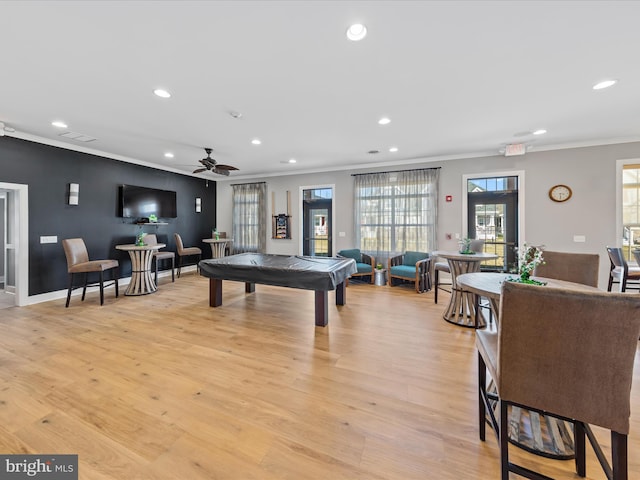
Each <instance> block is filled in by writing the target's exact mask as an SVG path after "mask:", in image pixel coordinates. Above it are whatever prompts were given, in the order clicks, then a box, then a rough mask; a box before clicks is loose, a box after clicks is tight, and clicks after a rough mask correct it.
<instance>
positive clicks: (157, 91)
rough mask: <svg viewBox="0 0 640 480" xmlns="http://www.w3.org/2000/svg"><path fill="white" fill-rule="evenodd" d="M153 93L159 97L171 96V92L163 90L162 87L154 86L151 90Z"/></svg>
mask: <svg viewBox="0 0 640 480" xmlns="http://www.w3.org/2000/svg"><path fill="white" fill-rule="evenodd" d="M153 93H154V94H156V95H157V96H158V97H160V98H169V97H171V94H170V93H169V92H167V91H166V90H163V89H162V88H156V89H155V90H154V91H153Z"/></svg>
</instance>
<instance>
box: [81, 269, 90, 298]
mask: <svg viewBox="0 0 640 480" xmlns="http://www.w3.org/2000/svg"><path fill="white" fill-rule="evenodd" d="M83 275H84V285H83V287H82V301H83V302H84V296H85V295H86V294H87V277H88V276H89V274H88V273H85V274H83Z"/></svg>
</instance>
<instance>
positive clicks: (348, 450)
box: [0, 273, 640, 480]
mask: <svg viewBox="0 0 640 480" xmlns="http://www.w3.org/2000/svg"><path fill="white" fill-rule="evenodd" d="M123 291H124V289H123ZM447 300H448V296H447V295H446V294H443V295H442V302H441V303H440V304H439V305H434V303H433V293H432V292H429V293H425V294H421V295H418V294H416V293H415V291H414V290H413V287H402V286H400V287H394V288H390V287H387V286H384V287H378V286H374V285H370V284H362V283H360V284H358V283H355V282H352V283H351V284H350V286H349V288H348V289H347V305H345V306H343V307H336V306H335V305H334V303H333V294H330V298H329V326H328V327H326V328H322V327H315V326H314V302H313V292H310V291H306V290H295V289H287V288H278V287H268V286H264V285H257V286H256V292H255V293H254V294H250V295H246V294H245V293H244V285H243V284H241V283H234V282H225V285H224V297H223V301H224V304H223V306H222V307H219V308H216V309H213V308H210V307H209V306H208V281H207V279H205V278H202V277H199V276H197V275H196V274H195V273H189V274H183V275H182V277H181V278H179V279H176V282H175V283H171V282H170V279H167V278H166V277H165V278H162V279H161V282H160V288H159V290H158V292H157V293H155V294H152V295H147V296H141V297H125V296H124V295H121V296H120V298H118V299H115V298H114V297H113V290H112V289H111V288H110V289H107V291H106V294H105V305H104V306H102V307H100V306H99V301H98V295H97V293H91V294H90V295H88V296H87V299H86V300H85V302H84V303H83V302H81V301H80V299H79V297H73V298H72V300H71V306H70V307H69V308H64V300H57V301H53V302H48V303H43V304H38V305H33V306H29V307H11V308H8V309H4V310H2V311H0V452H3V453H58V454H61V453H75V454H78V455H79V462H80V467H79V471H80V477H79V478H80V479H82V480H92V479H96V480H105V479H114V480H116V479H117V480H130V479H189V480H196V479H231V480H247V479H256V480H272V479H286V480H329V479H331V480H334V479H344V480H347V479H348V480H353V479H362V480H365V479H366V480H382V479H387V480H408V479H420V480H428V479H438V480H443V479H455V480H461V479H498V478H499V469H498V467H499V465H498V464H499V459H498V448H497V442H496V440H495V437H494V436H493V435H491V434H490V431H489V433H488V435H487V442H485V443H483V442H480V441H479V439H478V433H477V426H476V424H477V420H476V418H477V400H476V398H477V387H476V368H477V367H476V352H475V348H474V335H475V334H474V331H473V330H470V329H466V328H461V327H458V326H455V325H452V324H450V323H447V322H445V321H444V320H442V317H441V315H442V311H443V309H444V306H445V302H446V301H447ZM637 358H640V356H638V357H637ZM639 363H640V361H639V360H638V359H637V360H636V375H635V383H634V386H633V391H632V396H633V402H632V425H631V435H630V438H629V464H630V466H629V468H630V476H629V478H640V378H638V377H639V376H640V365H639ZM599 434H601V432H599ZM601 436H602V435H601ZM603 439H604V443H605V445H607V447H608V445H609V443H608V439H607V436H603ZM511 452H512V454H513V455H514V456H515V457H517V458H518V459H520V458H522V459H523V460H522V461H524V462H525V463H526V465H528V466H530V467H533V468H543V469H544V472H545V473H546V474H548V475H550V476H552V477H555V478H558V479H574V478H578V477H576V476H575V475H574V473H573V462H572V461H554V460H547V459H543V458H541V457H536V456H531V455H529V454H524V453H522V451H521V450H519V449H518V448H516V447H512V448H511ZM588 454H589V464H588V469H587V474H588V476H587V478H589V479H604V478H605V476H604V474H603V473H602V472H601V470H600V469H599V468H598V467H597V465H596V464H595V462H596V460H595V456H594V455H593V452H592V451H591V450H590V449H589V450H588ZM512 478H514V479H515V478H516V477H515V476H512Z"/></svg>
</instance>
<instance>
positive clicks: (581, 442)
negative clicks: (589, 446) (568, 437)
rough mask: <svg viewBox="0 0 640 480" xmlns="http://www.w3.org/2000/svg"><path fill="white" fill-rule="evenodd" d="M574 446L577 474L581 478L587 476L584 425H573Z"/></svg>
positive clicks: (580, 423)
mask: <svg viewBox="0 0 640 480" xmlns="http://www.w3.org/2000/svg"><path fill="white" fill-rule="evenodd" d="M573 425H574V426H573V439H574V440H573V444H574V452H575V462H576V473H577V474H578V476H579V477H585V476H586V475H587V463H586V451H585V444H586V442H585V431H584V423H582V422H574V423H573Z"/></svg>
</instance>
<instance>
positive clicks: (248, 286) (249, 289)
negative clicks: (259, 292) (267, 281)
mask: <svg viewBox="0 0 640 480" xmlns="http://www.w3.org/2000/svg"><path fill="white" fill-rule="evenodd" d="M255 291H256V284H255V283H250V282H244V293H253V292H255Z"/></svg>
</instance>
